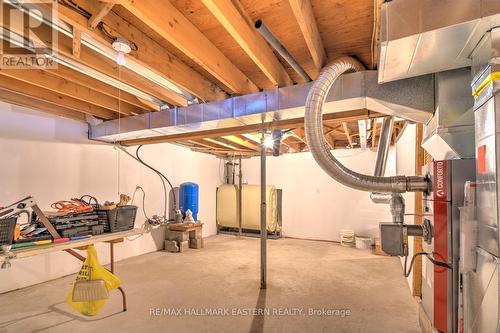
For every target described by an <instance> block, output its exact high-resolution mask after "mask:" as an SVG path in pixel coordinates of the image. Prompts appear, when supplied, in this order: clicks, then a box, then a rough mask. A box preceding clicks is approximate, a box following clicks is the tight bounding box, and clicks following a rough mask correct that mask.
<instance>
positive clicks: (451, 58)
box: [378, 0, 500, 82]
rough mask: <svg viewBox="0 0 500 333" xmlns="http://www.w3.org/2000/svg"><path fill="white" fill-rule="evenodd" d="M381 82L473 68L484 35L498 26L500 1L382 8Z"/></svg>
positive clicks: (409, 2)
mask: <svg viewBox="0 0 500 333" xmlns="http://www.w3.org/2000/svg"><path fill="white" fill-rule="evenodd" d="M380 19H381V25H380V27H381V28H380V56H379V66H378V69H379V78H378V80H379V82H389V81H394V80H399V79H403V78H408V77H413V76H418V75H424V74H428V73H437V72H441V71H446V70H450V69H456V68H462V67H468V66H470V65H471V59H470V56H471V53H472V51H473V50H474V48H475V47H476V45H477V44H478V42H479V41H480V39H481V37H482V36H483V35H484V33H485V32H487V31H489V30H491V29H492V28H493V27H496V26H500V1H491V0H418V1H416V0H394V1H390V2H386V3H385V4H383V6H382V11H381V18H380Z"/></svg>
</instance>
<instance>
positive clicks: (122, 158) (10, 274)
mask: <svg viewBox="0 0 500 333" xmlns="http://www.w3.org/2000/svg"><path fill="white" fill-rule="evenodd" d="M131 151H133V150H131ZM0 152H1V156H2V157H1V163H0V206H2V205H4V206H5V205H8V204H11V203H13V202H15V201H17V200H19V199H22V198H24V197H26V196H28V195H33V196H34V197H35V198H36V200H37V201H38V203H39V206H40V207H41V208H42V209H49V208H50V204H51V203H52V202H54V201H57V200H61V199H68V198H71V197H79V196H82V195H84V194H92V195H94V196H96V197H97V198H98V199H100V200H115V201H116V200H117V199H118V197H119V196H118V194H119V193H127V194H129V195H131V196H132V193H133V192H134V190H135V188H136V186H137V185H139V186H142V187H143V188H144V190H145V191H146V207H145V208H146V212H147V213H148V215H153V214H161V213H162V212H163V202H164V200H163V188H162V185H161V183H160V182H159V178H158V176H157V175H156V174H154V173H152V172H151V171H149V170H148V169H147V168H145V167H144V166H142V165H140V164H139V163H137V162H136V161H135V160H133V159H131V158H130V157H129V156H127V155H126V154H124V153H123V152H121V151H119V150H116V149H114V148H113V147H112V146H110V145H105V144H98V143H95V142H91V141H89V140H88V139H87V126H86V125H85V124H82V123H78V122H75V121H71V120H66V119H62V118H56V117H53V116H50V115H47V114H44V113H38V112H35V111H32V110H27V109H25V108H21V107H17V106H11V105H9V104H5V103H0ZM142 157H143V158H144V159H145V160H146V161H148V162H150V163H151V164H152V165H153V166H154V167H156V168H158V169H159V170H161V171H162V172H164V173H165V174H166V175H168V177H170V179H171V181H172V182H173V183H174V184H177V185H178V184H180V183H182V182H185V181H193V182H196V183H198V184H199V185H200V214H199V219H201V220H203V222H204V223H205V227H204V236H209V235H213V234H215V232H216V225H215V188H216V187H217V186H218V185H219V175H218V166H219V161H218V160H217V159H216V158H215V157H212V156H209V155H205V154H198V153H193V152H191V151H189V150H187V149H185V148H182V147H178V146H174V145H169V144H159V145H152V146H145V147H144V148H143V151H142ZM134 204H136V205H138V206H139V207H140V208H139V210H138V215H137V219H136V227H140V226H141V224H142V223H143V222H144V221H145V218H144V215H143V213H142V209H141V207H142V195H141V193H140V192H137V194H136V198H135V201H134ZM163 238H164V237H163V230H161V229H158V230H155V231H154V232H153V233H151V234H146V235H144V236H142V237H138V238H137V239H135V240H133V241H130V240H127V241H126V242H125V243H123V244H120V245H118V246H116V247H115V248H116V252H115V253H116V257H117V259H118V260H120V259H124V258H127V257H131V256H135V255H140V254H143V253H147V252H151V251H156V250H157V249H159V248H162V246H163ZM97 248H98V250H99V258H100V261H101V263H108V261H109V257H108V248H109V246H107V245H106V246H105V245H103V244H101V245H98V246H97ZM80 265H81V264H80V263H79V262H78V260H76V259H74V258H73V257H71V256H70V255H68V254H66V253H62V252H61V253H53V254H49V255H40V256H37V257H32V258H26V259H21V260H16V261H14V262H13V265H12V268H11V269H9V270H0V281H1V283H0V292H5V291H8V290H12V289H16V288H21V287H25V286H29V285H32V284H36V283H40V282H43V281H47V280H50V279H55V278H58V277H61V276H64V275H67V274H71V273H74V272H76V271H77V270H78V269H79V267H80ZM118 274H119V272H118Z"/></svg>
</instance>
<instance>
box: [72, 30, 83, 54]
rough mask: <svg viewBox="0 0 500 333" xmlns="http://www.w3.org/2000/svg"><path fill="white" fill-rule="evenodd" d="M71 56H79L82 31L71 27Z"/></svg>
mask: <svg viewBox="0 0 500 333" xmlns="http://www.w3.org/2000/svg"><path fill="white" fill-rule="evenodd" d="M72 50H73V57H75V58H80V53H81V50H82V31H81V30H79V29H75V28H73V49H72Z"/></svg>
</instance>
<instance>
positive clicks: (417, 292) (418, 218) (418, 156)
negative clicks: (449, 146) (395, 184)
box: [412, 124, 425, 297]
mask: <svg viewBox="0 0 500 333" xmlns="http://www.w3.org/2000/svg"><path fill="white" fill-rule="evenodd" d="M422 136H423V125H422V124H417V125H416V137H415V175H417V176H418V175H421V174H422V167H423V166H424V161H425V158H424V154H425V151H424V149H423V148H422V146H421V143H422ZM422 199H423V198H422V192H416V193H415V218H414V223H415V224H419V225H420V224H422V222H423V214H424V209H423V202H422ZM422 251H423V247H422V237H413V253H417V252H422ZM412 286H413V288H412V290H413V296H417V297H422V257H421V256H418V257H417V258H416V259H415V263H414V265H413V285H412Z"/></svg>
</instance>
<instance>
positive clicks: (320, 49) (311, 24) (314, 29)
mask: <svg viewBox="0 0 500 333" xmlns="http://www.w3.org/2000/svg"><path fill="white" fill-rule="evenodd" d="M288 2H289V3H290V7H292V11H293V14H294V15H295V19H296V20H297V23H298V24H299V27H300V31H301V32H302V36H304V39H305V41H306V44H307V48H308V49H309V53H310V54H311V57H312V60H313V62H314V66H315V67H316V69H317V70H318V72H319V71H320V70H321V69H322V68H323V66H324V65H325V63H326V60H327V58H326V53H325V48H324V46H323V42H322V41H321V36H320V34H319V30H318V25H317V24H316V19H315V18H314V13H313V10H312V6H311V2H310V0H288ZM314 78H315V77H313V79H314Z"/></svg>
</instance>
